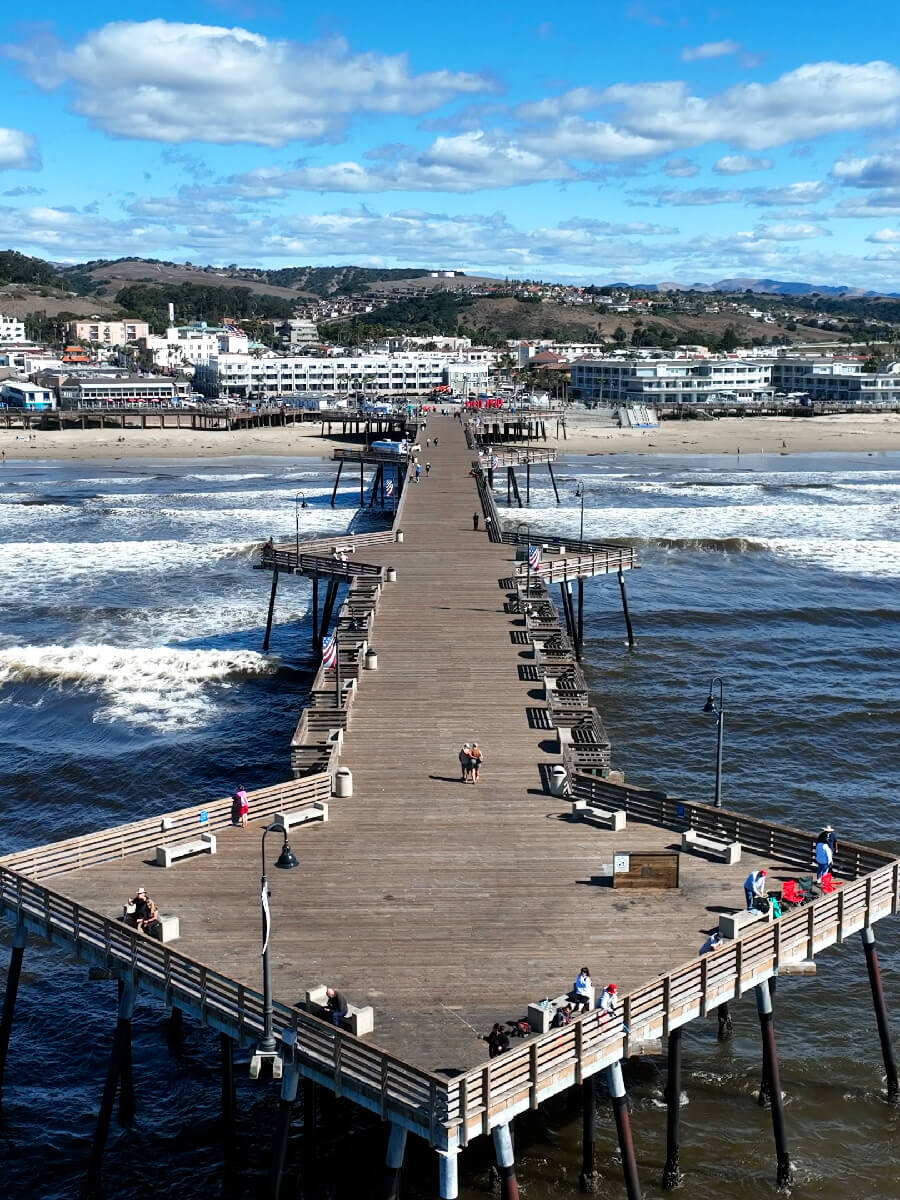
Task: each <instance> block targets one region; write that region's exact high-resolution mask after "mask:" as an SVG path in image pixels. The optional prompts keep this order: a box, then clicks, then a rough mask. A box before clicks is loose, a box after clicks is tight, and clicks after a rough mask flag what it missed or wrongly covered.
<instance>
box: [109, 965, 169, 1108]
mask: <svg viewBox="0 0 900 1200" xmlns="http://www.w3.org/2000/svg"><path fill="white" fill-rule="evenodd" d="M124 993H125V982H124V980H122V979H119V1011H120V1012H121V1009H122V997H123V995H124ZM178 1011H179V1012H180V1011H181V1010H180V1009H179V1010H178ZM135 1108H136V1105H135V1100H134V1072H133V1070H132V1061H131V1021H130V1020H129V1021H126V1022H125V1027H124V1029H123V1031H122V1059H121V1062H120V1063H119V1124H120V1125H129V1124H131V1122H132V1120H133V1119H134V1113H135Z"/></svg>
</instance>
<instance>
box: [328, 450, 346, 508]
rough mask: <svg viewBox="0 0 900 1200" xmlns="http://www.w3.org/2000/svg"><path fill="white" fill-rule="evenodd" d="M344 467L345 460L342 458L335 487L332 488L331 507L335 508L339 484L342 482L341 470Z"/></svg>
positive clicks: (335, 479) (335, 478)
mask: <svg viewBox="0 0 900 1200" xmlns="http://www.w3.org/2000/svg"><path fill="white" fill-rule="evenodd" d="M343 469H344V462H343V459H341V460H340V461H339V462H338V469H337V475H335V477H334V487H333V488H332V489H331V507H332V508H334V501H335V498H336V497H337V490H338V484H339V483H340V482H341V471H343Z"/></svg>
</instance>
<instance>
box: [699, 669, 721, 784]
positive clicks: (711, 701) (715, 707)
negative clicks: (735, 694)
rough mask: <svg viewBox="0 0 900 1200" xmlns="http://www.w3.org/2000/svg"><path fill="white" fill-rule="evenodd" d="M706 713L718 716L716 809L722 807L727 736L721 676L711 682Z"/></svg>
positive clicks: (705, 707)
mask: <svg viewBox="0 0 900 1200" xmlns="http://www.w3.org/2000/svg"><path fill="white" fill-rule="evenodd" d="M716 684H718V685H719V700H718V704H717V703H716V700H715V698H714V697H713V688H714V687H715V685H716ZM703 711H704V712H705V713H715V714H716V798H715V800H714V802H713V803H714V804H715V806H716V808H721V807H722V739H723V737H724V734H725V685H724V684H723V682H722V679H721V676H719V675H714V676H713V678H712V679H711V680H710V681H709V695H708V696H707V697H706V703H705V704H704V705H703Z"/></svg>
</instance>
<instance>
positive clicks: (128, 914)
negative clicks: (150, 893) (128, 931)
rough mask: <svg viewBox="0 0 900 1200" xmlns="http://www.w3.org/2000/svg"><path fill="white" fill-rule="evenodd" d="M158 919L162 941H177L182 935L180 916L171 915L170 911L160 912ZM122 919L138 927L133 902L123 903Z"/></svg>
mask: <svg viewBox="0 0 900 1200" xmlns="http://www.w3.org/2000/svg"><path fill="white" fill-rule="evenodd" d="M156 919H157V921H159V928H160V937H159V940H160V941H161V942H177V941H178V939H179V938H180V937H181V922H180V920H179V918H178V917H174V916H171V915H170V914H168V913H166V914H165V915H163V914H162V913H160V914H159V915H158V916H157V918H156ZM122 920H123V921H124V922H125V924H126V925H130V926H131V927H132V928H133V929H136V928H137V926H136V924H135V921H134V905H133V904H123V905H122Z"/></svg>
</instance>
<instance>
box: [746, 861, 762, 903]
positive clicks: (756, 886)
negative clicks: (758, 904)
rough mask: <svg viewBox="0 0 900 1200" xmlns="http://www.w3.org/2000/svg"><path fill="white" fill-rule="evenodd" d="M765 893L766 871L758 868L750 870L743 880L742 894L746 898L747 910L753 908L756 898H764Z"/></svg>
mask: <svg viewBox="0 0 900 1200" xmlns="http://www.w3.org/2000/svg"><path fill="white" fill-rule="evenodd" d="M765 895H766V873H765V871H764V870H763V869H762V868H760V869H759V870H758V871H751V872H750V874H749V875H748V876H747V878H746V879H745V880H744V896H745V897H746V900H747V911H748V912H750V910H751V909H753V908H755V901H756V900H757V899H764V898H765Z"/></svg>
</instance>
